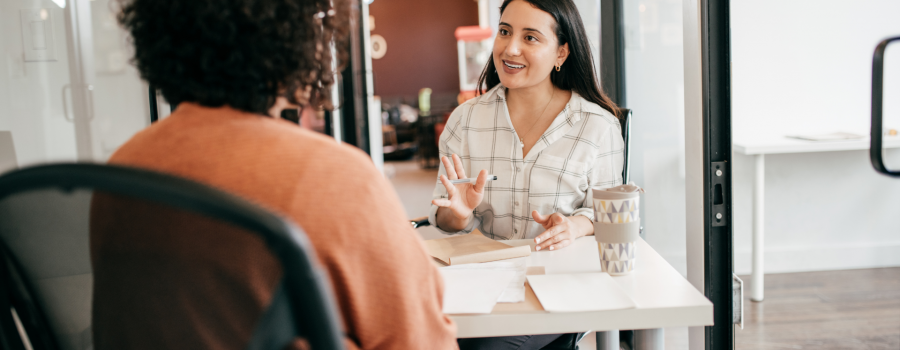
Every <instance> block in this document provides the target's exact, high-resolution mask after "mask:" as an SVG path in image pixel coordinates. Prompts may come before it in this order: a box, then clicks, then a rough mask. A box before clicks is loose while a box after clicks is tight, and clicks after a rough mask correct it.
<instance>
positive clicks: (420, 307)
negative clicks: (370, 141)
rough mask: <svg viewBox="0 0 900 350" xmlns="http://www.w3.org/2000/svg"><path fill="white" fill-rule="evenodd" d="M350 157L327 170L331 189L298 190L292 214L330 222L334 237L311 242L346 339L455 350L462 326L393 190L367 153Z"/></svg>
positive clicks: (363, 344) (365, 344)
mask: <svg viewBox="0 0 900 350" xmlns="http://www.w3.org/2000/svg"><path fill="white" fill-rule="evenodd" d="M341 153H343V152H341ZM346 153H351V154H350V155H349V156H345V155H333V157H340V158H342V162H341V164H340V165H339V166H331V165H327V164H325V165H322V167H323V168H329V169H321V171H325V172H327V173H328V174H329V177H330V181H329V183H330V184H333V185H324V186H323V185H321V184H320V185H319V186H316V187H317V188H316V189H311V188H309V187H306V188H298V192H297V193H296V195H295V196H296V197H297V198H298V199H297V203H298V205H296V206H294V208H295V211H298V212H296V213H295V215H301V216H309V215H311V214H310V213H309V212H308V211H313V212H316V211H319V212H322V214H320V215H318V216H320V217H324V219H323V220H328V221H329V222H328V223H327V227H329V230H330V231H331V232H324V233H323V234H317V235H310V236H311V237H310V240H311V241H313V242H312V243H313V245H314V246H315V247H316V251H317V253H318V257H319V260H320V261H321V262H322V264H323V265H324V267H325V268H326V269H327V271H328V273H329V276H330V279H331V283H332V286H333V289H334V293H335V295H336V298H335V299H336V300H337V301H338V304H339V307H340V310H341V316H342V318H343V320H344V324H345V326H346V328H347V329H346V330H345V332H346V333H347V337H348V338H350V339H351V340H352V341H353V342H355V343H356V344H357V345H358V346H359V348H361V349H456V348H457V345H456V326H455V325H454V323H453V321H452V320H451V319H450V318H449V317H447V316H446V315H444V313H443V312H442V305H443V280H442V278H441V276H440V273H439V271H438V270H437V268H436V267H435V266H434V264H433V262H432V259H431V258H430V256H429V255H428V254H427V253H426V251H425V248H424V244H423V243H422V240H421V238H420V237H419V235H418V234H417V233H416V232H415V230H414V229H413V228H412V227H411V226H410V225H409V220H408V218H407V217H406V214H405V213H404V210H403V208H402V206H401V204H400V201H399V198H398V197H397V195H396V193H395V192H394V190H393V187H392V186H391V185H390V183H388V182H387V180H385V179H384V176H382V175H381V174H380V173H379V172H378V171H377V170H376V169H375V167H374V165H373V164H372V163H371V161H370V160H369V159H367V158H366V157H365V155H363V154H362V153H361V152H358V151H356V150H353V151H349V152H346ZM332 168H333V169H332ZM311 192H313V193H315V195H316V197H315V198H316V199H317V202H318V203H316V205H314V206H311V205H309V204H308V203H309V198H310V197H309V196H310V193H311ZM302 198H306V199H302ZM300 203H306V204H302V205H301V204H300ZM310 207H312V208H310ZM300 211H306V212H303V213H301V212H300ZM327 213H331V214H330V215H328V214H327ZM335 213H345V214H344V215H346V216H344V217H337V216H335Z"/></svg>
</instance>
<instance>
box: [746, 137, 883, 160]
mask: <svg viewBox="0 0 900 350" xmlns="http://www.w3.org/2000/svg"><path fill="white" fill-rule="evenodd" d="M883 140H884V147H885V148H900V136H893V137H891V136H885V137H884V139H883ZM869 142H870V141H869V138H868V137H866V138H865V139H861V140H852V141H804V140H798V139H791V138H787V137H784V136H763V137H758V138H753V139H746V140H735V141H734V142H733V144H734V151H735V152H737V153H742V154H746V155H755V154H777V153H807V152H834V151H855V150H867V149H869Z"/></svg>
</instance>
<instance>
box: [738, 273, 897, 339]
mask: <svg viewBox="0 0 900 350" xmlns="http://www.w3.org/2000/svg"><path fill="white" fill-rule="evenodd" d="M741 278H742V279H743V280H744V281H745V283H746V281H749V279H750V278H749V276H742V277H741ZM765 278H766V281H765V282H766V293H765V297H766V299H765V301H763V302H760V303H756V302H751V301H750V300H749V299H746V298H745V300H744V317H745V319H744V329H743V330H741V329H739V328H738V329H737V330H735V344H736V346H735V347H736V348H737V349H891V350H898V349H900V267H894V268H880V269H862V270H841V271H820V272H802V273H785V274H769V275H766V277H765ZM745 291H746V289H745Z"/></svg>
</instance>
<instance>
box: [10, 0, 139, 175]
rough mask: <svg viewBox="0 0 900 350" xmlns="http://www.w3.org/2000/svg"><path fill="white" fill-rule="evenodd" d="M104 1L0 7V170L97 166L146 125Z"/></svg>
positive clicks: (18, 0)
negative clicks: (71, 164) (70, 163)
mask: <svg viewBox="0 0 900 350" xmlns="http://www.w3.org/2000/svg"><path fill="white" fill-rule="evenodd" d="M114 3H115V2H114V1H110V0H97V1H90V0H68V1H66V0H52V1H51V0H0V27H2V30H0V59H2V60H3V61H4V63H5V64H3V65H2V68H0V167H3V168H0V171H6V170H9V169H10V168H13V167H16V166H19V167H22V166H28V165H34V164H40V163H46V162H56V161H98V162H99V161H104V160H106V159H107V158H108V157H109V155H110V154H112V152H113V151H114V150H115V149H116V148H117V147H118V146H119V145H121V144H122V143H123V142H124V141H125V140H127V139H128V138H130V137H131V135H133V134H134V133H135V132H137V131H138V130H140V129H142V128H143V127H145V126H146V125H148V123H149V117H148V108H147V103H146V99H144V97H145V96H146V95H147V94H146V88H145V87H144V86H143V84H142V83H141V81H140V79H139V77H138V75H137V73H136V71H135V70H134V68H133V67H131V66H130V64H129V63H128V59H129V58H130V57H131V52H130V51H129V49H128V47H129V45H128V44H127V41H126V37H125V34H124V33H123V31H122V30H121V29H120V27H119V26H118V24H117V23H116V21H115V18H114V15H113V13H114V11H115V8H114V6H113V5H114Z"/></svg>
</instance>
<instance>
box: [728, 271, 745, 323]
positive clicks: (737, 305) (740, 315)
mask: <svg viewBox="0 0 900 350" xmlns="http://www.w3.org/2000/svg"><path fill="white" fill-rule="evenodd" d="M731 275H732V276H733V277H732V280H731V288H732V294H733V295H732V299H731V303H732V306H733V309H734V310H732V321H734V324H736V325H739V326H741V329H744V281H741V279H740V278H739V277H738V276H737V275H735V274H733V273H732V274H731Z"/></svg>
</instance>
